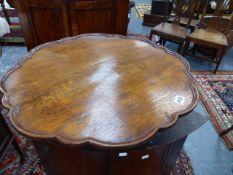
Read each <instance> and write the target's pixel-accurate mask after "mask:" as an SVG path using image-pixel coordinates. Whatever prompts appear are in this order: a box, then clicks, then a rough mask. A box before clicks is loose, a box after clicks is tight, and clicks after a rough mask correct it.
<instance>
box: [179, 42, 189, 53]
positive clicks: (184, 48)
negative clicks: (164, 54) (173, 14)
mask: <svg viewBox="0 0 233 175" xmlns="http://www.w3.org/2000/svg"><path fill="white" fill-rule="evenodd" d="M189 44H190V41H188V40H187V41H185V42H184V47H183V50H182V51H181V55H182V56H185V55H186V53H187V50H188V48H189Z"/></svg>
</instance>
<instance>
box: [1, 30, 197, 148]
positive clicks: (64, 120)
mask: <svg viewBox="0 0 233 175" xmlns="http://www.w3.org/2000/svg"><path fill="white" fill-rule="evenodd" d="M189 69H190V68H189V65H188V63H187V62H186V61H185V60H184V59H183V58H182V57H181V56H179V55H177V54H175V53H173V52H171V51H168V50H166V49H165V48H163V47H161V46H157V45H154V44H153V43H152V42H150V41H149V40H146V39H140V38H132V37H131V38H130V37H128V38H127V37H124V36H120V35H107V34H106V35H105V34H84V35H79V36H76V37H72V38H65V39H62V40H58V41H55V42H50V43H46V44H43V45H40V46H38V47H36V48H35V49H33V50H32V51H31V52H30V53H29V54H28V55H27V56H26V57H25V58H22V59H21V61H19V62H18V64H17V65H16V66H15V67H14V68H13V69H12V70H10V71H9V72H8V73H7V74H6V75H5V76H4V77H3V79H2V81H1V90H2V91H3V93H4V97H3V104H4V105H5V106H6V107H7V108H9V109H10V114H9V115H10V120H11V122H12V123H13V125H14V126H15V127H16V128H17V129H18V130H19V131H20V132H22V133H23V134H26V135H28V136H30V137H33V138H38V139H54V138H56V139H57V140H58V141H60V142H62V143H66V144H74V145H79V144H85V143H86V144H87V143H89V144H94V145H97V146H102V147H105V146H106V147H124V146H127V147H128V146H132V145H136V144H140V143H142V142H144V141H147V140H148V139H149V138H150V137H152V136H153V135H154V134H155V133H156V131H157V130H158V129H159V128H166V127H168V126H171V125H172V124H174V123H175V121H176V120H177V118H178V116H179V115H181V114H185V113H187V112H189V111H191V110H192V109H193V108H194V107H195V105H196V103H197V101H198V92H197V90H196V87H195V86H194V78H193V76H192V75H191V73H190V72H189Z"/></svg>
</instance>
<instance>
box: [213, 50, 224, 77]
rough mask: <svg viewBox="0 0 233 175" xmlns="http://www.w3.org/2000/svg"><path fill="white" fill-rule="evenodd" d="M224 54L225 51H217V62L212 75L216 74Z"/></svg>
mask: <svg viewBox="0 0 233 175" xmlns="http://www.w3.org/2000/svg"><path fill="white" fill-rule="evenodd" d="M224 53H225V49H219V50H218V52H217V54H216V58H217V60H218V61H217V65H216V67H215V70H214V74H216V72H217V70H218V68H219V66H220V64H221V61H222V58H223V55H224Z"/></svg>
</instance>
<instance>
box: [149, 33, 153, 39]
mask: <svg viewBox="0 0 233 175" xmlns="http://www.w3.org/2000/svg"><path fill="white" fill-rule="evenodd" d="M152 37H153V32H152V31H150V36H149V40H151V41H152Z"/></svg>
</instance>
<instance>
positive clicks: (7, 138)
mask: <svg viewBox="0 0 233 175" xmlns="http://www.w3.org/2000/svg"><path fill="white" fill-rule="evenodd" d="M0 100H2V93H1V92H0ZM2 109H3V105H2V104H1V103H0V163H1V162H2V160H3V159H4V156H5V154H6V152H7V150H8V148H9V146H10V145H11V144H12V145H13V147H14V148H15V150H16V151H17V152H18V154H19V155H20V160H21V163H23V162H24V155H23V153H22V151H21V149H20V148H19V145H18V143H17V142H16V139H15V135H14V134H13V133H12V132H11V130H10V128H9V127H8V125H7V123H6V121H5V119H4V118H3V115H2Z"/></svg>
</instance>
